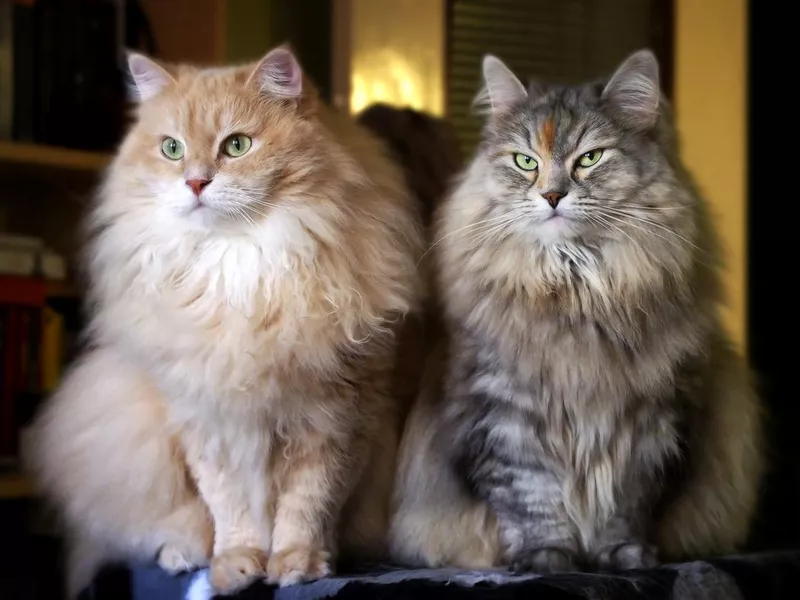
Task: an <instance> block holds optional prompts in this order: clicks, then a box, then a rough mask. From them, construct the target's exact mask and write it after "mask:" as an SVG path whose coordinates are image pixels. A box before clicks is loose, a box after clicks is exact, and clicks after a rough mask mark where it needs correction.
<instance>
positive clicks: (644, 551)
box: [596, 542, 658, 571]
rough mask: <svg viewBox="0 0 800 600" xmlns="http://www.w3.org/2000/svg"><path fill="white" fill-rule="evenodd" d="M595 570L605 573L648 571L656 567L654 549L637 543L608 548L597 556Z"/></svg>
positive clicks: (656, 559) (656, 561)
mask: <svg viewBox="0 0 800 600" xmlns="http://www.w3.org/2000/svg"><path fill="white" fill-rule="evenodd" d="M596 562H597V568H598V569H600V570H606V571H626V570H628V569H649V568H651V567H655V566H658V558H656V551H655V548H652V547H650V546H645V545H643V544H639V543H635V542H634V543H630V542H628V543H624V544H617V545H615V546H609V547H608V548H606V549H605V550H603V551H602V552H600V554H598V555H597V559H596Z"/></svg>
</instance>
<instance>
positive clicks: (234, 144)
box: [222, 133, 253, 158]
mask: <svg viewBox="0 0 800 600" xmlns="http://www.w3.org/2000/svg"><path fill="white" fill-rule="evenodd" d="M252 145H253V140H251V139H250V138H249V137H247V136H246V135H242V134H241V133H237V134H234V135H232V136H230V137H228V138H226V139H225V141H224V142H222V151H223V152H224V153H225V154H227V155H228V156H231V157H233V158H238V157H239V156H242V155H243V154H246V153H247V151H248V150H250V146H252Z"/></svg>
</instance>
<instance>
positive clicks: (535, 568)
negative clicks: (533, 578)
mask: <svg viewBox="0 0 800 600" xmlns="http://www.w3.org/2000/svg"><path fill="white" fill-rule="evenodd" d="M510 569H511V570H512V571H514V572H515V573H528V572H534V573H563V572H566V571H576V570H577V568H576V566H575V557H574V555H573V554H572V552H571V551H569V550H566V549H562V548H529V549H525V550H521V551H520V552H518V553H517V554H516V555H515V556H514V558H513V559H512V561H511V565H510Z"/></svg>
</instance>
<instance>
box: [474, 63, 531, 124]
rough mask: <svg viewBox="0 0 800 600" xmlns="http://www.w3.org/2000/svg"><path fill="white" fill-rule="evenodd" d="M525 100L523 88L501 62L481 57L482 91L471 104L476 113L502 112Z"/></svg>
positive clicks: (526, 97) (526, 92)
mask: <svg viewBox="0 0 800 600" xmlns="http://www.w3.org/2000/svg"><path fill="white" fill-rule="evenodd" d="M527 99H528V91H527V90H526V89H525V86H524V85H522V82H521V81H520V80H519V79H517V76H516V75H514V73H512V72H511V69H509V68H508V67H507V66H506V65H505V63H503V61H502V60H500V59H499V58H497V57H496V56H493V55H491V54H487V55H486V56H484V57H483V89H481V91H480V92H478V95H477V97H476V98H475V101H474V102H473V106H474V107H475V108H476V109H477V111H478V112H480V113H484V114H492V113H496V112H503V111H505V110H507V109H508V108H510V107H511V106H514V105H515V104H519V103H520V102H524V101H525V100H527Z"/></svg>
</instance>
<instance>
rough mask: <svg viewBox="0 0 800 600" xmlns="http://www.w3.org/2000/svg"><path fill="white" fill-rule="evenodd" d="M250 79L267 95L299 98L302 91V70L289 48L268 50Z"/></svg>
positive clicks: (281, 47) (282, 47)
mask: <svg viewBox="0 0 800 600" xmlns="http://www.w3.org/2000/svg"><path fill="white" fill-rule="evenodd" d="M250 81H254V82H255V83H256V85H258V88H259V89H260V90H261V91H262V92H264V93H265V94H267V95H269V96H276V97H278V98H295V99H297V98H300V96H301V95H302V93H303V71H302V69H301V68H300V63H299V62H298V61H297V59H296V58H295V56H294V54H293V53H292V51H291V50H289V49H288V48H287V47H285V46H280V47H278V48H275V49H274V50H272V51H270V52H269V53H268V54H267V55H266V56H265V57H264V58H262V59H261V60H260V61H259V63H258V65H256V68H255V70H254V71H253V74H252V75H251V76H250Z"/></svg>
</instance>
